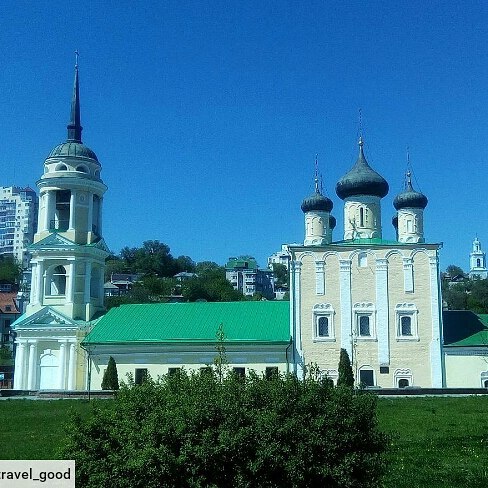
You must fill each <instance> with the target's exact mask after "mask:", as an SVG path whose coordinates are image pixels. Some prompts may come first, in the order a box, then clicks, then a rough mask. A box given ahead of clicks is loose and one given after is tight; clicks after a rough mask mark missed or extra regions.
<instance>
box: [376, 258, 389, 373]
mask: <svg viewBox="0 0 488 488" xmlns="http://www.w3.org/2000/svg"><path fill="white" fill-rule="evenodd" d="M376 310H377V312H376V337H377V338H378V360H379V363H380V366H389V364H390V337H389V331H390V329H389V313H388V260H387V259H377V260H376Z"/></svg>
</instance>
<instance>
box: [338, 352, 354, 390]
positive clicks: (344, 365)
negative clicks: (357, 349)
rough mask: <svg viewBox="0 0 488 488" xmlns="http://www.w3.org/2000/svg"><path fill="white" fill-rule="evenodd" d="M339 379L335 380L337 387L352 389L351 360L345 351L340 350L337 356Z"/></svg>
mask: <svg viewBox="0 0 488 488" xmlns="http://www.w3.org/2000/svg"><path fill="white" fill-rule="evenodd" d="M338 369H339V377H338V378H337V386H348V387H350V388H353V387H354V374H353V372H352V366H351V360H350V359H349V354H347V351H346V350H345V349H341V354H340V356H339V368H338Z"/></svg>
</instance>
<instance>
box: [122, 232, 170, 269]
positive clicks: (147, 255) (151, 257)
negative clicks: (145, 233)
mask: <svg viewBox="0 0 488 488" xmlns="http://www.w3.org/2000/svg"><path fill="white" fill-rule="evenodd" d="M120 256H121V258H122V260H123V261H124V263H125V265H126V268H127V269H128V270H129V271H130V272H132V273H142V274H146V275H150V274H155V275H157V276H160V277H163V276H165V277H168V276H174V275H175V274H176V273H178V265H177V262H176V260H175V259H174V258H173V256H172V255H171V253H170V249H169V246H167V245H166V244H163V243H162V242H159V241H157V240H156V241H144V242H143V243H142V247H140V248H137V247H132V248H129V247H124V248H123V249H122V250H121V251H120Z"/></svg>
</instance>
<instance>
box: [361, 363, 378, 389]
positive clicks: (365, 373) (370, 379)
mask: <svg viewBox="0 0 488 488" xmlns="http://www.w3.org/2000/svg"><path fill="white" fill-rule="evenodd" d="M359 383H360V385H361V386H366V387H367V386H374V371H373V370H372V369H366V368H365V369H361V370H359Z"/></svg>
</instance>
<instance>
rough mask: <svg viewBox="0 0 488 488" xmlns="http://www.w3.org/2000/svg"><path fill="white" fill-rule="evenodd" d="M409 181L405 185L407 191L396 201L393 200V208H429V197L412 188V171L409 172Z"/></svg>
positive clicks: (398, 196)
mask: <svg viewBox="0 0 488 488" xmlns="http://www.w3.org/2000/svg"><path fill="white" fill-rule="evenodd" d="M406 176H407V179H406V183H405V190H404V191H403V192H402V193H399V194H398V195H397V196H396V197H395V200H393V206H394V207H395V208H396V209H397V210H400V209H401V208H422V209H424V208H425V207H426V206H427V203H428V200H427V197H426V196H425V195H424V194H423V193H420V192H418V191H415V190H414V189H413V186H412V175H411V173H410V171H407V175H406Z"/></svg>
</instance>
